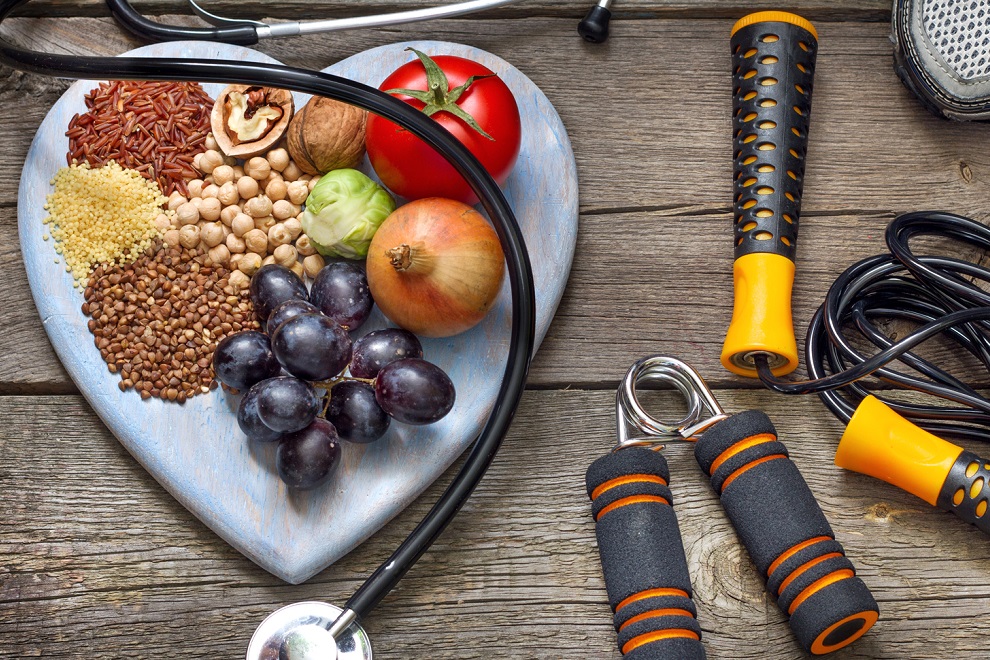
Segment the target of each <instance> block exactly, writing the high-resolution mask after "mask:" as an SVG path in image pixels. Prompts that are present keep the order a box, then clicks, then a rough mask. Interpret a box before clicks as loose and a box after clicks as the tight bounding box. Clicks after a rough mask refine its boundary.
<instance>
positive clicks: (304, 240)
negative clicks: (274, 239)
mask: <svg viewBox="0 0 990 660" xmlns="http://www.w3.org/2000/svg"><path fill="white" fill-rule="evenodd" d="M296 251H297V252H298V253H299V254H301V255H302V256H304V257H308V256H311V255H314V254H316V248H315V247H313V244H312V243H311V242H310V240H309V236H307V235H306V234H303V235H302V236H300V237H299V238H297V239H296Z"/></svg>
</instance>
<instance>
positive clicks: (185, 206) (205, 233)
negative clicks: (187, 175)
mask: <svg viewBox="0 0 990 660" xmlns="http://www.w3.org/2000/svg"><path fill="white" fill-rule="evenodd" d="M206 147H207V150H206V151H204V152H203V153H201V154H198V155H197V156H196V158H195V160H194V161H193V165H194V167H196V169H197V170H198V171H200V172H202V173H203V178H202V179H192V180H191V181H188V182H187V184H186V185H187V188H188V190H189V197H188V198H187V197H186V196H184V195H182V194H180V193H178V192H174V193H172V195H171V196H170V197H169V198H168V209H169V210H170V211H174V212H175V213H174V214H172V217H171V218H170V217H169V215H167V214H165V213H162V214H160V215H159V216H158V217H157V218H156V220H155V226H156V227H157V228H158V229H159V231H161V232H162V236H163V239H164V241H165V242H166V243H167V244H168V245H170V246H172V247H175V246H182V247H184V248H190V249H191V248H195V247H199V248H201V249H203V250H204V251H206V253H207V255H208V258H209V260H210V261H212V262H214V263H218V264H223V265H224V266H226V267H228V268H230V269H231V270H232V271H233V272H232V274H231V276H230V278H229V279H230V283H231V284H232V285H234V286H235V287H238V288H243V287H245V286H247V285H248V283H249V282H250V279H251V276H252V275H253V274H254V273H255V272H256V271H257V270H258V269H259V268H261V267H262V266H264V265H266V264H270V263H277V264H281V265H283V266H285V267H286V268H289V269H291V270H292V271H293V272H295V273H296V275H298V276H299V277H300V278H301V277H303V276H304V275H306V276H308V277H310V278H314V277H316V274H317V273H319V272H320V270H321V269H322V268H323V266H324V265H325V264H324V260H323V257H322V256H320V255H319V254H317V252H316V249H315V248H314V247H313V245H312V244H311V243H310V240H309V237H308V236H306V234H305V233H303V230H302V222H301V221H300V215H301V213H302V204H303V203H304V202H305V201H306V198H307V197H308V196H309V192H310V191H311V190H312V189H313V186H315V185H316V182H317V181H319V178H320V177H319V176H315V177H314V176H310V175H309V174H305V173H303V172H302V170H300V169H299V167H298V166H297V165H296V164H295V163H294V162H293V161H292V159H291V158H290V157H289V153H288V152H287V151H286V150H285V149H283V148H278V149H273V150H271V151H269V152H268V153H267V154H266V155H265V156H264V157H262V156H256V157H254V158H250V159H248V160H246V161H244V162H243V163H241V164H238V161H237V160H236V159H234V158H231V157H230V156H224V155H223V154H222V153H220V151H219V150H218V149H217V143H216V141H215V140H214V139H213V137H212V135H211V136H209V137H208V138H207V140H206ZM300 257H302V260H300Z"/></svg>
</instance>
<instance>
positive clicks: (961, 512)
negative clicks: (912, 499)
mask: <svg viewBox="0 0 990 660" xmlns="http://www.w3.org/2000/svg"><path fill="white" fill-rule="evenodd" d="M835 464H836V465H838V466H839V467H842V468H845V469H847V470H852V471H854V472H860V473H862V474H866V475H869V476H871V477H876V478H877V479H882V480H884V481H886V482H887V483H890V484H893V485H895V486H897V487H898V488H901V489H903V490H906V491H907V492H909V493H911V494H913V495H917V496H918V497H920V498H921V499H923V500H925V501H926V502H928V503H929V504H931V505H932V506H937V507H938V508H940V509H942V510H944V511H951V512H952V513H954V514H956V515H957V516H959V517H960V518H962V519H963V520H965V521H966V522H968V523H971V524H973V525H976V526H977V527H978V528H979V529H980V530H981V531H982V532H984V533H985V534H990V515H987V506H988V500H990V461H987V460H986V459H983V458H980V457H979V456H977V455H976V454H974V453H972V452H969V451H965V450H964V449H963V448H962V447H960V446H958V445H954V444H952V443H951V442H948V441H946V440H943V439H942V438H939V437H938V436H935V435H932V434H931V433H929V432H928V431H925V430H924V429H922V428H919V427H918V426H916V425H914V424H912V423H911V422H909V421H908V420H907V419H905V418H904V417H901V416H900V415H898V414H897V413H896V412H894V411H893V410H891V409H890V407H889V406H887V404H885V403H884V402H882V401H880V400H879V399H877V398H876V397H873V396H868V397H866V398H865V399H863V401H862V402H861V403H860V404H859V407H857V408H856V412H855V413H854V414H853V416H852V419H851V420H849V425H848V426H846V432H845V433H844V434H843V435H842V440H841V441H839V448H838V450H837V451H836V453H835Z"/></svg>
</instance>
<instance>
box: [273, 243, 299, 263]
mask: <svg viewBox="0 0 990 660" xmlns="http://www.w3.org/2000/svg"><path fill="white" fill-rule="evenodd" d="M272 256H273V257H275V263H278V264H282V265H283V266H291V265H292V264H294V263H296V261H297V260H298V257H299V254H298V253H297V252H296V248H294V247H292V246H291V245H279V246H278V247H277V248H275V250H274V251H273V252H272Z"/></svg>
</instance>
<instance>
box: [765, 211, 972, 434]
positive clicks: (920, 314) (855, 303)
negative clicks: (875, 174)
mask: <svg viewBox="0 0 990 660" xmlns="http://www.w3.org/2000/svg"><path fill="white" fill-rule="evenodd" d="M922 235H924V236H934V237H942V238H950V239H953V240H956V241H959V242H961V243H965V244H967V245H970V246H972V247H974V248H977V249H979V250H987V249H990V228H988V227H986V226H985V225H983V224H981V223H979V222H976V221H975V220H971V219H969V218H965V217H963V216H959V215H955V214H952V213H945V212H941V211H923V212H917V213H908V214H905V215H901V216H899V217H897V218H896V219H895V220H894V221H893V222H891V223H890V224H889V225H888V226H887V231H886V235H885V238H886V242H887V247H888V249H889V250H890V252H889V254H882V255H877V256H874V257H869V258H868V259H863V260H862V261H860V262H859V263H856V264H854V265H853V266H851V267H849V268H848V269H846V271H845V272H844V273H842V274H841V275H839V277H838V278H837V279H836V280H835V282H834V283H833V284H832V286H831V288H830V289H829V291H828V294H827V295H826V296H825V302H824V303H822V305H821V307H819V308H818V310H817V311H816V312H815V315H814V316H813V317H812V319H811V323H810V325H809V326H808V334H807V338H806V344H805V357H806V359H807V362H808V375H809V376H811V379H810V380H805V381H798V382H794V381H786V380H781V379H778V378H777V377H776V376H774V375H773V374H772V373H771V371H770V365H769V362H768V359H767V357H766V356H762V355H760V356H756V366H757V371H758V373H759V377H760V380H761V381H762V382H763V384H764V385H766V386H767V387H768V388H770V389H771V390H773V391H775V392H780V393H783V394H812V393H816V394H818V396H819V397H821V399H822V402H823V403H824V404H825V406H826V407H827V408H828V409H829V410H831V411H832V413H834V414H835V416H836V417H838V418H839V419H840V420H842V421H843V422H848V421H849V419H850V417H851V416H852V414H853V412H854V411H855V409H856V406H857V405H859V402H860V401H862V400H863V398H864V397H866V396H867V395H868V394H873V395H874V396H877V398H879V399H881V400H882V401H884V402H885V403H886V404H887V405H889V406H890V407H891V408H892V409H893V410H894V411H896V412H897V413H899V414H900V415H903V416H904V417H906V418H908V419H910V420H912V421H913V422H914V423H915V424H917V425H918V426H920V427H921V428H924V429H926V430H928V431H930V432H932V433H935V434H937V435H940V436H951V437H955V438H968V439H978V440H984V441H986V440H988V439H990V430H988V429H987V427H990V400H988V399H987V398H985V397H983V396H982V395H980V394H979V393H978V392H977V391H976V390H975V389H974V388H973V387H971V386H970V385H968V384H966V383H964V382H962V381H960V380H958V379H957V378H954V377H953V376H951V375H950V374H948V373H946V372H945V371H943V370H942V369H940V368H939V367H937V366H935V365H934V364H932V363H931V362H929V361H928V360H926V359H923V358H921V357H919V356H918V355H916V354H914V353H912V352H911V350H912V349H914V348H915V347H916V346H918V345H919V344H921V343H922V342H924V341H927V340H928V339H931V338H932V337H934V336H936V335H942V336H943V337H945V338H947V339H949V340H951V341H952V342H954V343H955V344H956V345H957V346H959V347H961V348H963V349H965V350H966V351H967V352H968V353H970V354H971V355H973V356H974V357H975V358H976V359H977V360H979V361H980V363H981V364H982V365H983V366H984V367H985V368H986V369H988V370H990V338H988V336H987V331H988V330H990V293H987V292H986V291H984V290H982V289H981V288H980V287H979V286H977V284H976V283H975V282H976V281H982V282H985V283H988V284H990V269H988V268H985V267H983V266H981V265H979V264H977V263H973V262H971V261H964V260H961V259H956V258H952V257H937V256H916V255H915V254H914V253H913V252H912V251H911V248H910V246H909V244H908V243H909V241H910V240H911V239H912V238H913V237H915V236H922ZM880 320H903V321H909V322H912V323H917V324H919V326H918V327H917V328H916V329H915V330H913V331H912V332H910V333H909V334H908V335H907V336H905V337H903V338H902V339H899V340H897V341H892V340H891V339H890V338H889V337H887V335H886V334H885V333H884V332H882V331H881V330H880V329H879V328H878V327H877V325H876V322H877V321H880ZM851 330H854V331H855V333H856V336H857V337H858V341H857V342H856V343H858V344H859V345H860V346H863V345H865V344H867V343H869V344H872V345H874V346H876V347H877V349H878V350H879V352H878V353H876V354H875V355H873V356H872V357H868V356H866V355H864V354H863V353H862V352H861V351H860V350H859V349H857V348H856V346H854V342H853V340H852V337H850V336H849V335H848V334H846V333H847V332H849V331H851ZM894 360H900V361H901V363H902V364H903V365H905V366H907V367H910V369H913V370H914V372H915V373H906V372H905V371H898V370H895V369H893V368H891V367H890V366H888V365H889V364H890V363H891V362H893V361H894ZM870 375H873V376H875V377H877V378H878V379H880V380H881V381H883V382H885V383H887V384H890V385H893V386H895V387H898V388H902V389H908V390H914V391H917V392H923V393H925V394H930V395H932V396H936V397H940V398H943V399H946V400H948V401H951V402H953V403H955V404H958V405H955V406H936V405H922V404H915V403H903V402H897V401H894V400H891V399H889V398H887V397H885V396H880V395H879V394H878V392H877V391H872V392H871V391H870V390H868V389H867V388H866V387H864V386H863V385H862V384H860V383H858V382H857V381H859V380H860V379H862V378H865V377H867V376H870Z"/></svg>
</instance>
